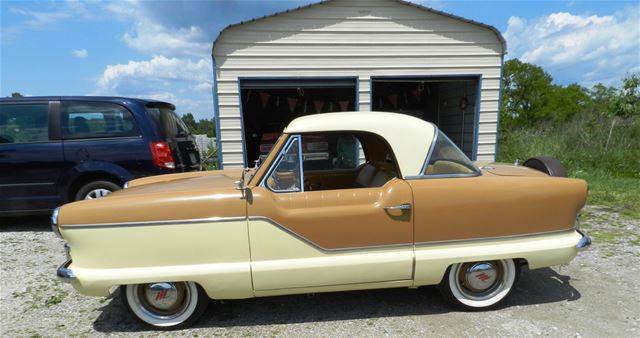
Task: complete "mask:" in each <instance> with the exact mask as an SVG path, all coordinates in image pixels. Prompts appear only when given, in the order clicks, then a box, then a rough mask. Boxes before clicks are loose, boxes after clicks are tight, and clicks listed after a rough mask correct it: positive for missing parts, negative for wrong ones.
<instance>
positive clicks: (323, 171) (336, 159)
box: [302, 132, 398, 191]
mask: <svg viewBox="0 0 640 338" xmlns="http://www.w3.org/2000/svg"><path fill="white" fill-rule="evenodd" d="M302 158H303V177H304V191H318V190H337V189H353V188H375V187H381V186H383V185H384V184H385V183H387V182H388V181H390V180H391V179H393V178H394V177H398V166H397V163H396V161H395V157H394V156H393V152H392V151H391V148H390V147H389V145H388V143H387V142H386V141H385V140H384V139H383V138H382V137H381V136H379V135H375V134H371V133H357V132H355V133H354V132H351V133H349V132H340V133H314V134H304V135H302Z"/></svg>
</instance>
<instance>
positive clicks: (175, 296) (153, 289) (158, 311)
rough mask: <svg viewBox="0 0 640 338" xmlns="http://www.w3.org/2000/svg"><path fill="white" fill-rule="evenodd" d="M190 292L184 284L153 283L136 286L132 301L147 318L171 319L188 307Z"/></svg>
mask: <svg viewBox="0 0 640 338" xmlns="http://www.w3.org/2000/svg"><path fill="white" fill-rule="evenodd" d="M189 299H190V290H189V287H188V286H187V285H186V284H185V283H153V284H142V285H138V288H137V293H136V295H135V296H134V300H135V302H136V303H137V306H138V307H139V308H140V309H141V310H142V311H144V312H145V313H146V314H147V315H148V316H151V317H154V318H157V319H171V318H175V317H178V316H180V315H181V314H182V313H184V311H185V310H186V309H187V307H188V306H189Z"/></svg>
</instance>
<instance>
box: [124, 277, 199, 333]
mask: <svg viewBox="0 0 640 338" xmlns="http://www.w3.org/2000/svg"><path fill="white" fill-rule="evenodd" d="M120 288H121V289H120V290H121V291H120V292H121V294H122V301H123V302H124V305H125V306H126V308H127V309H128V310H129V312H130V313H132V314H133V316H134V317H136V318H137V319H138V320H139V321H141V322H142V323H144V324H146V325H149V326H152V327H154V328H158V329H163V330H175V329H181V328H185V327H188V326H190V325H191V324H193V323H194V322H195V321H197V320H198V318H200V316H201V315H202V313H204V311H205V310H206V308H207V304H208V303H209V297H208V296H207V294H206V293H205V292H204V290H203V289H202V288H201V287H200V286H199V285H197V284H196V283H194V282H161V283H149V284H132V285H123V286H121V287H120Z"/></svg>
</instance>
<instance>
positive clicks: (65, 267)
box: [56, 260, 76, 283]
mask: <svg viewBox="0 0 640 338" xmlns="http://www.w3.org/2000/svg"><path fill="white" fill-rule="evenodd" d="M70 264H71V260H68V261H66V262H64V263H62V265H60V266H59V267H58V270H57V271H56V276H57V277H58V279H59V280H60V281H62V282H65V283H73V282H74V281H75V280H76V275H75V274H74V273H73V271H71V269H69V265H70Z"/></svg>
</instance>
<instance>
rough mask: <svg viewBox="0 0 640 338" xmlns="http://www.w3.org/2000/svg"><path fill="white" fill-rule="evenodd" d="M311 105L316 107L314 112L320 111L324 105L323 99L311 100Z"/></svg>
mask: <svg viewBox="0 0 640 338" xmlns="http://www.w3.org/2000/svg"><path fill="white" fill-rule="evenodd" d="M313 107H314V108H315V109H316V113H319V112H321V111H322V107H324V101H322V100H313Z"/></svg>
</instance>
